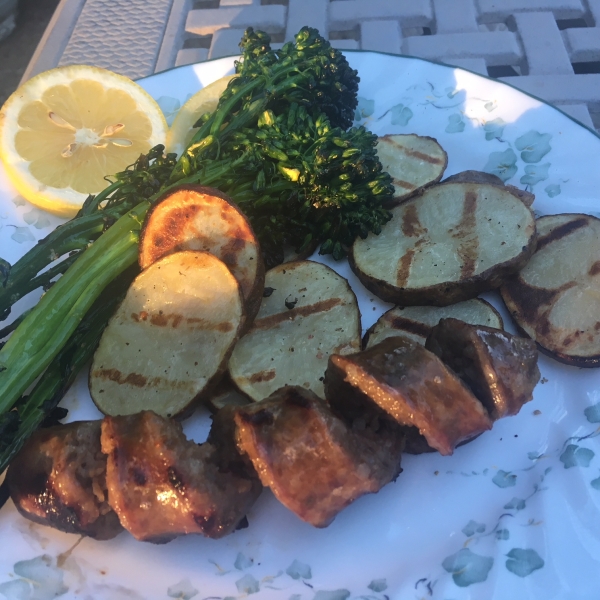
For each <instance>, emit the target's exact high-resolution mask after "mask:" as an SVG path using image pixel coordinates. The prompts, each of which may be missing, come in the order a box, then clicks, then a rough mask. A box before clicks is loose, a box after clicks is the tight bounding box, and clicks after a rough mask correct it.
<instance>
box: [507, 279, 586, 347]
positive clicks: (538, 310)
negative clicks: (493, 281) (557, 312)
mask: <svg viewBox="0 0 600 600" xmlns="http://www.w3.org/2000/svg"><path fill="white" fill-rule="evenodd" d="M576 285H577V282H575V281H568V282H567V283H564V284H563V285H561V286H560V287H559V288H556V289H554V290H549V289H546V288H539V287H535V286H532V285H529V284H528V283H526V282H525V281H523V280H521V281H519V283H518V284H517V285H516V286H511V285H510V284H509V285H507V286H506V289H507V291H508V294H509V295H510V297H511V298H512V301H513V302H514V303H515V304H516V305H517V311H518V312H519V313H521V314H522V315H523V318H524V320H525V322H527V323H530V324H532V326H533V325H534V324H535V329H536V330H537V331H538V332H539V333H540V335H542V336H547V335H548V334H549V333H550V331H551V329H552V325H551V324H550V320H549V318H548V317H549V315H550V310H551V309H552V307H553V306H554V303H555V302H556V300H557V298H558V297H559V296H560V295H561V294H562V293H563V292H565V291H566V290H569V289H571V288H572V287H575V286H576Z"/></svg>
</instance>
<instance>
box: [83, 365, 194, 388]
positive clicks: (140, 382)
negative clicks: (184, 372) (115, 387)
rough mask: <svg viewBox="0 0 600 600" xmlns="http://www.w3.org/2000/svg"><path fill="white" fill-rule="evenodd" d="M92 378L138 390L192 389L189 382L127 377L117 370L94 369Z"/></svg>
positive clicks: (136, 375) (139, 376) (159, 378)
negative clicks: (161, 388)
mask: <svg viewBox="0 0 600 600" xmlns="http://www.w3.org/2000/svg"><path fill="white" fill-rule="evenodd" d="M93 376H94V377H98V378H102V379H108V380H110V381H112V382H114V383H117V384H119V385H126V384H129V385H133V386H134V387H139V388H143V387H148V388H155V387H159V386H162V387H165V388H171V389H174V390H185V389H193V388H192V384H191V382H189V381H174V380H171V379H167V378H165V377H152V378H150V379H148V377H145V376H144V375H141V374H140V373H128V374H127V375H124V374H123V373H122V372H121V371H119V369H102V368H100V369H96V370H95V371H94V373H93Z"/></svg>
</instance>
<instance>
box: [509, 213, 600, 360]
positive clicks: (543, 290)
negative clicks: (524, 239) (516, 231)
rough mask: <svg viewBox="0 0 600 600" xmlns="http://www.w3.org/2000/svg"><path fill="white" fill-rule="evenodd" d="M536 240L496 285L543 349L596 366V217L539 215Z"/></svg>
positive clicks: (599, 222) (599, 254)
mask: <svg viewBox="0 0 600 600" xmlns="http://www.w3.org/2000/svg"><path fill="white" fill-rule="evenodd" d="M537 228H538V236H539V239H538V246H537V250H536V253H535V254H534V255H533V257H532V259H531V260H530V261H529V262H528V263H527V265H526V266H525V268H524V269H523V270H522V271H521V272H520V273H519V274H518V275H517V276H516V277H514V278H513V279H511V280H509V281H508V282H506V283H505V284H504V285H503V286H502V288H501V289H500V291H501V294H502V299H503V300H504V303H505V304H506V306H507V308H508V310H509V311H510V313H511V315H512V316H513V318H514V319H515V321H516V322H517V325H518V326H519V327H520V328H521V330H522V331H524V332H525V333H526V334H527V335H529V336H530V337H532V338H533V339H534V340H535V341H536V342H537V343H538V347H539V348H540V350H541V351H542V352H544V353H545V354H548V355H549V356H551V357H552V358H555V359H556V360H558V361H560V362H564V363H567V364H573V365H577V366H579V367H598V366H600V219H597V218H596V217H591V216H590V215H581V214H565V215H550V216H546V217H542V218H540V219H538V220H537Z"/></svg>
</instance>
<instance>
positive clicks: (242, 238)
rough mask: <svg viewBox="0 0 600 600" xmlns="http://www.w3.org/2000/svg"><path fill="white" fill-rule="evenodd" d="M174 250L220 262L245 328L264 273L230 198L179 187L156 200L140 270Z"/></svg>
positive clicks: (208, 190) (254, 310) (247, 226)
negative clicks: (238, 298) (238, 299)
mask: <svg viewBox="0 0 600 600" xmlns="http://www.w3.org/2000/svg"><path fill="white" fill-rule="evenodd" d="M178 250H202V251H204V252H210V253H211V254H214V255H215V256H216V257H217V258H220V259H221V260H222V261H223V262H224V263H225V264H226V265H227V266H228V267H229V269H230V271H231V272H232V273H233V276H234V277H235V278H236V279H237V280H238V282H239V284H240V287H241V290H242V295H243V297H244V302H245V304H246V318H247V320H248V322H249V321H251V320H252V319H253V318H254V316H255V315H256V313H257V312H258V308H259V306H260V301H261V299H262V291H263V284H264V281H265V270H264V265H263V261H262V256H261V252H260V246H259V244H258V240H257V239H256V236H255V235H254V232H253V231H252V227H251V226H250V223H249V222H248V220H247V219H246V217H245V216H244V215H243V214H242V212H241V211H240V210H239V209H238V208H237V206H236V205H235V204H234V203H233V200H231V198H229V197H228V196H226V195H225V194H223V193H222V192H220V191H219V190H216V189H214V188H207V187H200V186H194V185H184V186H181V187H178V188H176V189H175V190H171V191H169V192H167V193H166V194H165V195H164V196H163V197H162V199H160V200H158V202H157V203H156V204H155V205H154V206H153V207H152V208H151V209H150V211H149V212H148V215H147V216H146V221H145V223H144V227H143V229H142V233H141V239H140V249H139V263H140V267H141V268H142V269H145V268H147V267H148V266H149V265H151V264H152V263H154V262H155V261H157V260H158V259H159V258H161V257H162V256H165V255H166V254H171V253H172V252H176V251H178Z"/></svg>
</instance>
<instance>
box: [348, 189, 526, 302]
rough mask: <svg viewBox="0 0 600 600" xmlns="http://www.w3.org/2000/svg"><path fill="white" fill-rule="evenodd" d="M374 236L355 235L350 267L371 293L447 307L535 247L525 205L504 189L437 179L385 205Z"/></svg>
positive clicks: (498, 277) (498, 279)
mask: <svg viewBox="0 0 600 600" xmlns="http://www.w3.org/2000/svg"><path fill="white" fill-rule="evenodd" d="M391 212H392V219H391V220H390V221H389V222H388V223H387V224H386V225H385V226H384V228H383V231H382V232H381V234H380V235H378V236H376V235H373V234H370V235H369V236H368V237H367V238H366V239H364V240H363V239H360V238H359V239H357V240H356V241H355V242H354V244H353V246H352V250H351V253H350V256H349V261H350V266H351V267H352V270H353V271H354V272H355V273H356V275H357V276H358V278H359V279H360V280H361V282H362V283H363V284H364V285H365V287H367V288H368V289H369V290H371V291H372V292H373V293H374V294H376V295H377V296H379V297H380V298H382V299H383V300H386V301H387V302H394V303H395V304H401V305H405V306H414V305H435V306H447V305H448V304H454V303H455V302H459V301H461V300H468V299H469V298H474V297H475V296H477V294H479V293H480V292H483V291H487V290H491V289H494V288H497V287H499V286H500V285H501V284H502V283H503V282H504V281H505V280H506V279H507V278H508V277H509V276H510V275H512V274H513V273H516V272H517V271H518V270H519V269H520V268H521V267H523V266H524V265H525V263H526V262H527V261H528V260H529V258H530V256H531V255H532V254H533V251H534V249H535V240H536V237H535V221H534V218H533V214H532V212H531V210H530V209H529V208H528V207H527V206H525V204H523V202H522V201H521V200H520V199H519V198H517V197H516V196H515V195H514V194H512V193H510V192H509V191H507V190H506V188H504V187H499V186H495V185H489V184H474V183H442V184H439V185H436V186H434V187H431V188H429V189H428V190H426V191H425V192H424V193H423V195H422V196H419V197H417V198H412V199H410V200H407V201H406V202H404V203H403V204H401V205H400V206H397V207H395V208H393V209H392V211H391Z"/></svg>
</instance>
